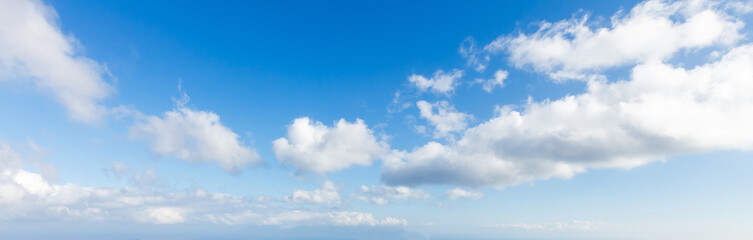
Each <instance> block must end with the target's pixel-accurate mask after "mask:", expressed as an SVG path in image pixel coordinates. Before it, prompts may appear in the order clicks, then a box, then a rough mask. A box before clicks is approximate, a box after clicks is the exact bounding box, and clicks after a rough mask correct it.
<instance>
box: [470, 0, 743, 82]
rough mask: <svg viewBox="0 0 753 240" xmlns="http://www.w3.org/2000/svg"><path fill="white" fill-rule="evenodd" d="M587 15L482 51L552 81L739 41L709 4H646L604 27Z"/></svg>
mask: <svg viewBox="0 0 753 240" xmlns="http://www.w3.org/2000/svg"><path fill="white" fill-rule="evenodd" d="M594 25H597V24H596V23H593V22H589V21H588V16H583V17H581V18H573V19H570V20H564V21H560V22H556V23H548V22H542V23H541V26H540V28H539V30H538V31H537V32H535V33H532V34H524V33H521V34H519V35H517V36H502V37H500V38H498V39H497V40H495V41H494V42H492V43H490V44H488V45H487V46H486V47H485V50H486V51H489V52H492V53H495V52H506V53H507V54H509V61H510V62H511V63H513V64H514V65H515V66H517V67H519V68H520V67H526V66H530V67H532V68H533V70H535V71H540V72H546V73H548V74H550V76H551V77H553V78H555V79H567V78H583V77H584V75H582V73H584V72H588V71H589V70H599V69H604V68H608V67H613V66H623V65H627V64H634V63H646V62H651V61H663V60H667V59H669V58H671V57H672V56H674V55H675V53H677V52H678V51H680V50H682V49H687V50H695V49H699V48H703V47H708V46H712V45H729V44H733V43H735V42H736V41H737V40H739V39H740V38H741V36H742V35H741V34H740V33H739V32H738V31H739V30H740V29H741V28H742V27H743V25H744V24H743V22H742V21H739V20H737V19H735V18H732V17H730V16H729V15H728V14H726V13H725V12H724V11H723V9H719V8H718V4H716V3H714V2H710V1H676V2H669V1H660V0H650V1H646V2H643V3H640V4H638V5H637V6H635V7H634V8H633V9H632V10H630V12H629V13H628V14H624V15H623V14H622V13H621V12H618V13H617V14H615V15H614V16H613V17H612V18H611V25H610V26H608V27H596V26H594Z"/></svg>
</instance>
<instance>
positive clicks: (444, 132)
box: [416, 100, 473, 138]
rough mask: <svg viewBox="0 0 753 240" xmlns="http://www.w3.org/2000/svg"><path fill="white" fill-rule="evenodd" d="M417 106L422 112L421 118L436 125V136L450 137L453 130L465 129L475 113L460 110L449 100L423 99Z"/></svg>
mask: <svg viewBox="0 0 753 240" xmlns="http://www.w3.org/2000/svg"><path fill="white" fill-rule="evenodd" d="M416 106H417V107H418V109H419V111H420V113H421V118H424V119H426V120H427V121H429V123H430V124H431V125H432V126H434V138H443V137H448V136H449V134H451V133H453V132H458V131H462V130H465V128H466V127H467V126H468V121H469V120H470V119H472V118H473V115H470V114H466V113H462V112H458V111H457V110H455V107H453V106H452V105H450V103H449V102H447V101H439V102H436V103H433V104H431V103H429V102H427V101H423V100H421V101H418V102H416ZM434 109H436V113H435V111H434Z"/></svg>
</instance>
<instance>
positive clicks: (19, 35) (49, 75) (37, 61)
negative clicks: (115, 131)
mask: <svg viewBox="0 0 753 240" xmlns="http://www.w3.org/2000/svg"><path fill="white" fill-rule="evenodd" d="M56 21H57V13H55V11H54V9H52V8H51V7H48V6H46V5H44V4H43V3H41V2H39V1H34V0H6V1H0V80H8V79H10V80H19V81H28V82H30V83H31V84H33V85H34V86H36V87H38V88H40V89H42V90H43V91H46V92H50V93H51V94H52V95H53V96H54V97H55V98H56V99H57V100H58V101H59V102H60V103H61V104H62V105H63V106H65V108H67V109H68V112H69V114H70V116H71V117H72V118H73V119H75V120H78V121H81V122H84V123H87V124H96V123H98V122H100V121H101V119H102V118H103V117H104V116H105V115H106V114H107V108H106V107H104V106H102V105H101V101H102V100H103V99H105V98H106V97H108V96H109V95H110V94H111V93H112V92H113V91H114V90H113V88H112V87H111V86H110V85H109V84H108V83H107V82H105V81H103V80H102V75H103V74H104V73H106V69H105V68H104V67H102V66H100V64H98V63H97V62H95V61H92V60H90V59H88V58H85V57H82V56H80V55H79V54H78V53H77V52H78V51H77V50H78V49H77V47H79V46H78V42H77V41H76V39H75V38H73V37H72V36H70V35H64V34H63V33H61V32H60V27H59V26H58V25H57V23H56Z"/></svg>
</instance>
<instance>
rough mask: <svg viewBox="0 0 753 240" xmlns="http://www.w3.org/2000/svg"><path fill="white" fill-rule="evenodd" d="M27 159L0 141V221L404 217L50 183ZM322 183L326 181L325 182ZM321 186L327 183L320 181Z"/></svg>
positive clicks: (335, 221)
mask: <svg viewBox="0 0 753 240" xmlns="http://www.w3.org/2000/svg"><path fill="white" fill-rule="evenodd" d="M27 162H28V161H27V160H26V159H24V157H23V156H22V155H21V154H20V153H18V152H17V151H15V150H14V149H13V148H11V147H10V145H9V144H7V143H5V142H0V221H27V220H55V221H59V220H67V221H80V222H115V223H124V222H141V223H151V224H177V223H210V224H231V225H232V224H248V225H276V226H307V225H324V226H328V225H329V226H401V225H402V226H404V225H406V224H407V221H406V220H404V219H397V218H392V217H385V218H381V219H380V218H376V217H375V216H374V215H372V214H370V213H364V212H355V211H335V212H330V211H316V210H300V209H296V208H295V207H292V208H291V207H285V206H279V205H268V204H265V203H261V202H259V201H256V200H255V199H247V198H244V197H240V196H234V195H230V194H223V193H210V192H207V191H205V190H203V189H196V190H192V191H180V192H171V191H169V190H165V189H162V190H159V191H152V190H147V189H139V188H131V187H123V188H95V187H86V186H81V185H77V184H71V183H67V184H54V183H51V182H50V181H49V180H48V179H45V178H44V177H43V176H42V175H40V174H37V173H33V172H29V171H25V170H23V169H21V167H22V165H24V164H26V163H27ZM325 185H326V184H325ZM325 188H326V186H325Z"/></svg>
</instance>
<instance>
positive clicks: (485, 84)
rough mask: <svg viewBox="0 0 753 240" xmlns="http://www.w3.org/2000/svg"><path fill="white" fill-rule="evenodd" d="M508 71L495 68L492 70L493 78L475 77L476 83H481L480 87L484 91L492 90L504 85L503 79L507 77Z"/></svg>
mask: <svg viewBox="0 0 753 240" xmlns="http://www.w3.org/2000/svg"><path fill="white" fill-rule="evenodd" d="M507 75H508V72H507V71H505V70H497V71H496V72H494V78H491V79H481V78H479V79H476V83H480V84H481V88H483V89H484V91H486V92H489V93H490V92H492V90H494V88H495V87H500V88H502V87H504V86H505V79H507Z"/></svg>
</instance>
